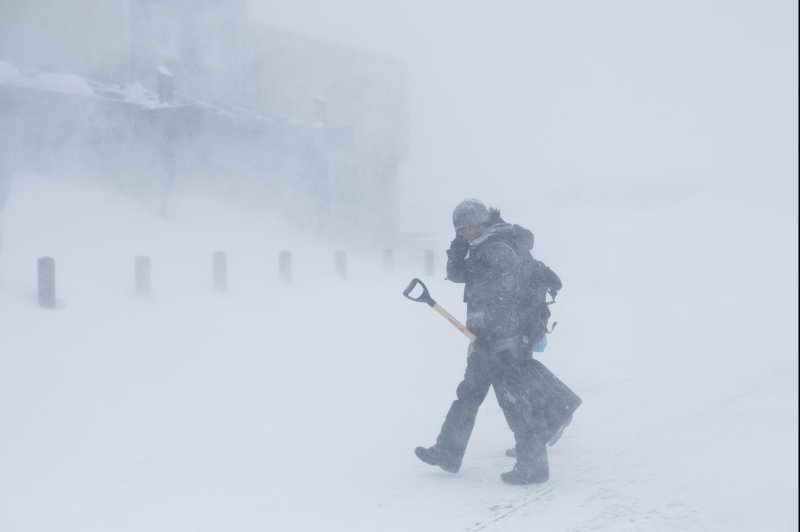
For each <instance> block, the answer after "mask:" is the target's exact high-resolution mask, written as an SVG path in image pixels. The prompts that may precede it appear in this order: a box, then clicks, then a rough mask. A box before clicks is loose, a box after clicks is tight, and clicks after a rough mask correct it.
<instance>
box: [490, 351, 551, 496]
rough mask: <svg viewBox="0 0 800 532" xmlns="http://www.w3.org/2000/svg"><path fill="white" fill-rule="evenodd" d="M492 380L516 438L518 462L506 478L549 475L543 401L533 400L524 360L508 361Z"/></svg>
mask: <svg viewBox="0 0 800 532" xmlns="http://www.w3.org/2000/svg"><path fill="white" fill-rule="evenodd" d="M493 384H494V385H495V393H496V394H497V402H498V403H499V404H500V407H501V408H502V409H503V414H504V415H505V417H506V421H507V422H508V426H509V427H510V428H511V431H512V432H513V433H514V440H515V441H516V447H515V450H516V457H517V463H516V464H515V466H514V469H513V470H512V471H510V472H508V473H503V475H502V478H503V480H504V481H506V482H509V483H512V484H528V483H532V482H544V481H546V480H547V479H548V478H549V465H548V461H547V447H546V441H547V439H546V436H547V429H546V426H545V422H544V418H543V416H542V413H541V412H542V409H541V405H539V404H534V403H535V402H536V401H535V399H534V398H532V397H531V395H530V393H529V390H528V388H527V386H526V385H527V379H526V378H525V375H524V372H523V371H522V367H521V364H520V363H519V362H511V363H510V364H508V365H507V366H506V368H505V370H504V371H503V373H502V376H501V377H500V379H499V380H498V381H497V382H496V383H493Z"/></svg>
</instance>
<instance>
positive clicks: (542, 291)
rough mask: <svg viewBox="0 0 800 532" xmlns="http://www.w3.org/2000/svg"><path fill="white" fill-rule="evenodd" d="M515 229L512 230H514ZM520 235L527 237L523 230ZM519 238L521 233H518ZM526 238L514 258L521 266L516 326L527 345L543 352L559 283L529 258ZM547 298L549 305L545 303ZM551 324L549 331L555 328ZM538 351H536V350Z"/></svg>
mask: <svg viewBox="0 0 800 532" xmlns="http://www.w3.org/2000/svg"><path fill="white" fill-rule="evenodd" d="M517 227H518V226H516V225H515V226H514V228H515V229H516V228H517ZM520 229H521V230H522V231H525V232H526V233H528V234H530V232H529V231H527V230H526V229H523V228H520ZM518 232H519V233H520V234H522V233H521V231H518ZM529 238H530V237H521V238H520V239H518V245H517V246H516V247H517V249H516V251H517V256H518V257H519V259H520V262H521V265H522V268H521V269H522V271H521V274H520V280H519V294H520V307H519V310H520V323H521V324H522V327H523V331H525V332H526V334H525V336H527V343H528V344H531V345H533V346H534V350H536V351H543V350H544V346H545V345H547V340H546V336H545V335H546V334H547V333H549V332H550V331H551V330H552V329H549V327H548V322H549V320H550V304H551V303H553V301H555V297H556V294H557V293H558V291H559V290H561V287H562V284H561V279H560V278H559V277H558V275H556V273H555V272H554V271H553V270H551V269H550V268H548V267H547V265H545V264H544V263H543V262H541V261H538V260H536V259H535V258H533V255H532V254H531V251H530V249H531V245H530V243H529V242H526V241H527V240H528V239H529ZM547 294H550V297H551V301H550V302H548V301H547ZM555 325H556V324H555V323H554V324H553V327H555ZM537 347H538V349H537Z"/></svg>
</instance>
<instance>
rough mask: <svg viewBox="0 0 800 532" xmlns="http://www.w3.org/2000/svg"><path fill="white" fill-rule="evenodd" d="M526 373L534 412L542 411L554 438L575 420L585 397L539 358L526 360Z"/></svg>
mask: <svg viewBox="0 0 800 532" xmlns="http://www.w3.org/2000/svg"><path fill="white" fill-rule="evenodd" d="M523 372H524V373H525V381H526V388H527V389H526V395H527V398H528V401H529V402H530V404H531V406H532V407H533V409H534V411H538V412H541V413H542V415H543V417H544V423H545V427H546V437H547V441H550V440H552V439H553V437H554V436H555V435H556V434H557V433H558V431H559V430H560V429H562V428H563V427H564V426H565V425H566V424H568V423H569V422H570V421H571V419H572V414H573V412H575V410H576V409H577V408H578V407H579V406H580V405H581V402H582V400H581V398H580V397H578V395H577V394H576V393H575V392H573V391H572V390H571V389H570V388H569V387H568V386H567V385H566V384H564V383H563V382H561V381H560V380H559V379H558V377H556V376H555V375H554V374H553V373H552V372H551V371H550V370H549V369H547V368H546V367H545V366H544V364H542V363H541V362H539V361H538V360H535V359H531V360H527V361H525V363H524V366H523Z"/></svg>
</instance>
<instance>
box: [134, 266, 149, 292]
mask: <svg viewBox="0 0 800 532" xmlns="http://www.w3.org/2000/svg"><path fill="white" fill-rule="evenodd" d="M133 269H134V280H135V282H136V295H138V296H140V297H149V296H150V257H136V259H135V261H134V268H133Z"/></svg>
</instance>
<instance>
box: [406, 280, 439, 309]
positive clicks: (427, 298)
mask: <svg viewBox="0 0 800 532" xmlns="http://www.w3.org/2000/svg"><path fill="white" fill-rule="evenodd" d="M417 285H419V286H421V287H422V294H420V295H418V296H417V297H411V292H412V291H413V290H414V289H415V288H416V287H417ZM403 295H404V296H406V297H407V298H408V299H410V300H411V301H416V302H417V303H427V304H428V305H430V306H434V305H435V304H436V301H434V300H433V298H432V297H431V295H430V293H428V287H427V286H425V283H423V282H422V281H420V280H419V279H417V278H416V277H414V278H413V279H411V282H410V283H408V286H407V287H406V289H405V290H403Z"/></svg>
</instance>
